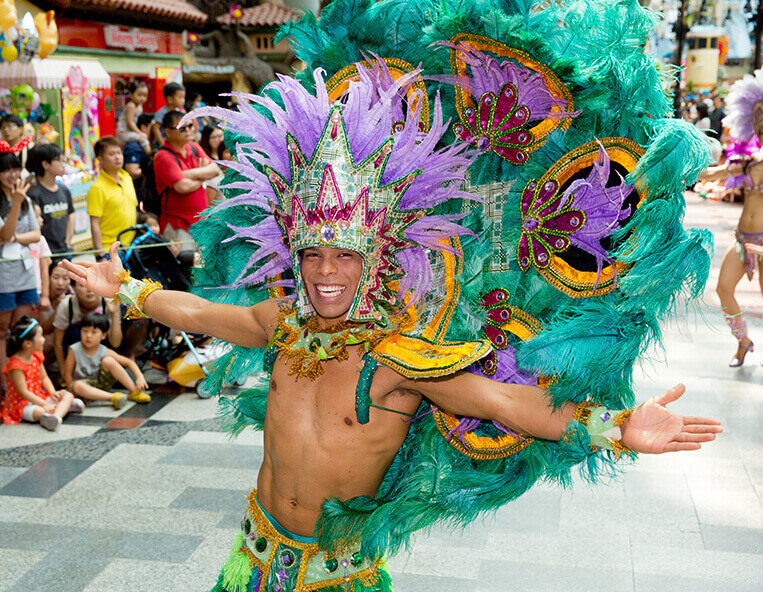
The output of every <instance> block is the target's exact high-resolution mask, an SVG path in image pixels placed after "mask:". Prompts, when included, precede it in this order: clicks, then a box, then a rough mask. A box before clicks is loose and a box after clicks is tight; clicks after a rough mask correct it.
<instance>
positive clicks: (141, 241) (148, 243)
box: [117, 224, 208, 386]
mask: <svg viewBox="0 0 763 592" xmlns="http://www.w3.org/2000/svg"><path fill="white" fill-rule="evenodd" d="M128 232H135V233H136V236H135V238H134V239H133V241H132V243H131V244H130V246H129V247H127V248H126V249H125V250H124V251H120V253H119V258H120V259H121V260H122V264H123V265H124V267H125V269H127V270H128V271H129V272H130V274H131V275H133V276H135V277H141V278H148V279H152V280H154V281H156V282H159V283H160V284H161V285H162V287H163V288H164V289H166V290H179V291H182V292H187V291H188V289H189V288H190V287H191V266H192V264H193V252H190V253H188V252H184V253H180V257H177V258H176V257H175V255H174V254H173V253H172V251H171V250H170V249H169V247H168V246H167V245H166V244H164V243H165V242H166V241H165V240H164V239H163V238H161V237H157V236H156V235H155V234H154V233H153V232H152V231H151V229H150V228H149V227H148V225H146V224H136V225H135V226H130V227H129V228H126V229H125V230H123V231H122V232H120V233H119V236H118V237H117V240H119V241H121V238H122V235H123V234H126V233H128ZM181 335H182V337H183V341H181V342H180V343H173V342H172V339H171V336H170V328H169V327H166V326H165V325H162V324H161V323H157V322H155V321H153V320H149V325H148V336H147V338H146V341H145V343H144V347H145V348H146V353H145V354H144V355H143V356H141V358H142V360H141V361H142V363H143V365H145V363H146V362H149V361H150V362H154V363H155V364H156V365H157V366H159V367H161V368H166V369H169V367H170V365H171V364H172V362H173V361H175V360H177V359H182V358H183V357H184V355H185V353H186V350H188V349H190V350H191V352H192V353H193V354H194V357H198V354H197V353H196V350H195V348H196V347H198V346H200V345H201V344H203V343H204V342H205V341H207V339H208V338H207V337H206V336H203V335H202V336H188V335H187V334H186V333H185V332H184V331H181ZM201 371H202V372H204V370H203V366H202V370H201ZM180 384H183V386H192V385H191V384H185V381H180Z"/></svg>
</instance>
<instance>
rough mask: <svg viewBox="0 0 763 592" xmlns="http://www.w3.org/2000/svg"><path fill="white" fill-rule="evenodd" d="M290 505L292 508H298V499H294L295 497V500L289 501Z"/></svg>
mask: <svg viewBox="0 0 763 592" xmlns="http://www.w3.org/2000/svg"><path fill="white" fill-rule="evenodd" d="M289 505H290V506H291V507H292V508H296V507H297V498H294V497H293V498H291V499H290V500H289Z"/></svg>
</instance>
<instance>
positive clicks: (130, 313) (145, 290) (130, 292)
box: [116, 270, 162, 319]
mask: <svg viewBox="0 0 763 592" xmlns="http://www.w3.org/2000/svg"><path fill="white" fill-rule="evenodd" d="M116 281H118V282H122V285H121V286H119V291H118V292H117V294H116V295H117V297H118V298H119V301H120V302H121V303H122V304H124V305H125V306H126V307H127V308H128V310H127V314H125V318H126V319H140V318H146V317H148V315H147V314H146V313H144V312H143V304H144V303H145V302H146V298H148V295H149V294H151V293H152V292H156V291H157V290H161V289H162V285H161V284H160V283H159V282H155V281H154V280H136V279H135V278H133V277H132V276H131V275H130V272H129V271H127V270H123V271H122V273H120V274H119V276H117V278H116Z"/></svg>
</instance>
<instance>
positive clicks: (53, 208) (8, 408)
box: [0, 83, 231, 430]
mask: <svg viewBox="0 0 763 592" xmlns="http://www.w3.org/2000/svg"><path fill="white" fill-rule="evenodd" d="M163 92H164V99H165V105H164V106H163V107H162V108H161V109H159V110H158V111H157V112H156V113H153V114H150V113H144V112H143V105H144V104H145V102H146V99H147V97H148V89H147V87H146V85H145V84H143V83H138V84H134V85H133V86H132V87H131V88H130V89H129V93H130V94H129V101H128V102H127V104H126V106H125V108H124V109H123V111H122V113H121V114H120V116H119V119H118V121H117V126H116V130H117V131H116V136H105V137H102V138H100V139H99V140H98V141H97V142H96V143H95V146H94V152H95V156H96V159H97V163H98V165H99V166H98V168H99V170H98V175H97V178H96V179H95V182H94V183H93V184H92V186H91V187H90V189H89V191H88V193H87V213H88V215H89V218H90V230H91V235H92V242H93V249H94V252H95V256H96V259H101V258H103V257H108V256H109V255H108V250H109V247H110V246H111V244H112V243H114V242H115V241H117V240H119V241H120V242H121V244H122V246H123V247H126V248H129V247H130V245H131V244H132V243H133V241H135V242H136V243H137V242H139V241H143V240H144V239H145V238H146V237H148V236H150V237H152V239H153V245H152V244H146V245H144V246H148V247H150V246H156V247H163V248H165V249H166V248H167V247H169V251H171V253H172V255H171V256H175V257H177V258H178V259H180V261H189V260H190V261H193V260H194V254H195V251H196V244H195V242H194V241H193V238H192V237H191V235H190V233H189V231H188V230H189V227H190V226H191V225H192V224H193V223H194V222H195V221H196V220H197V218H198V216H199V215H200V214H201V212H202V211H203V210H205V209H206V208H207V206H208V205H210V204H211V203H213V202H214V201H215V200H216V199H217V198H218V196H219V193H218V189H217V188H218V186H219V183H220V181H221V180H222V178H223V171H222V170H221V167H220V166H219V165H218V164H216V162H215V161H224V160H230V159H231V155H230V152H229V151H228V150H227V149H226V148H225V144H224V138H223V130H222V129H221V128H220V127H218V126H217V125H215V124H214V123H213V122H211V121H210V120H208V119H207V118H200V117H199V118H194V119H191V120H190V121H188V122H187V123H185V124H184V125H182V126H181V127H178V125H179V123H180V121H181V119H182V118H183V116H184V114H185V113H186V108H188V109H191V108H195V107H196V106H199V103H200V100H201V97H200V96H198V95H195V96H193V97H191V99H190V101H189V102H188V104H186V90H185V88H184V87H183V86H182V85H180V84H177V83H169V84H167V85H165V86H164V90H163ZM14 117H15V116H6V117H4V118H3V119H2V120H0V132H2V135H3V142H4V143H7V145H8V146H10V147H13V146H16V147H18V148H19V149H18V150H15V149H13V148H11V149H9V150H8V151H0V368H1V369H2V373H0V401H2V411H1V412H0V414H1V416H2V420H3V421H4V422H5V423H18V422H20V421H30V422H37V423H39V424H40V425H41V426H42V427H44V428H46V429H50V430H55V429H56V428H57V427H58V425H60V423H61V421H62V419H63V417H64V416H65V415H66V414H67V413H77V412H81V411H82V410H83V409H84V406H85V404H86V402H88V401H105V402H107V403H108V404H111V405H113V406H114V407H115V408H120V407H121V406H122V405H123V404H124V403H125V401H126V400H127V398H128V397H129V398H130V399H132V400H134V401H136V402H138V403H145V402H148V401H149V400H150V396H149V395H148V394H147V393H146V392H145V391H146V390H147V388H148V387H147V384H146V383H145V380H144V379H143V375H142V374H141V371H140V369H139V367H138V365H137V364H136V363H135V354H136V351H138V350H139V348H140V346H141V344H142V342H143V340H144V339H145V336H146V327H145V324H141V323H140V322H131V321H124V320H123V315H122V314H121V312H120V305H119V303H118V302H116V301H105V300H104V299H102V298H100V297H98V296H96V295H95V294H93V293H92V292H90V291H89V290H87V289H86V288H84V287H82V286H79V285H75V286H74V287H72V284H71V282H70V280H69V277H68V275H67V274H66V272H65V271H64V270H63V269H62V268H61V267H59V266H58V265H57V264H58V262H59V261H60V260H61V259H62V258H64V257H66V258H70V257H71V256H72V255H73V253H72V237H73V234H74V205H73V202H72V196H71V193H70V192H69V190H68V189H67V188H66V187H65V186H63V185H61V184H60V183H58V182H57V178H58V177H60V176H61V175H63V173H64V163H63V156H64V155H63V151H62V150H61V148H59V147H58V146H57V145H55V144H40V145H37V146H34V145H32V144H30V143H26V144H25V145H24V146H20V144H21V143H23V142H22V137H21V133H20V131H19V129H20V125H19V122H16V121H14V119H13V118H14ZM17 128H19V129H17ZM136 237H138V238H136ZM189 254H190V259H189ZM117 383H118V384H119V385H121V386H122V387H124V388H125V389H126V390H127V391H128V394H127V395H124V394H123V393H114V392H112V388H113V387H114V385H115V384H117Z"/></svg>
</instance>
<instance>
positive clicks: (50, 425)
mask: <svg viewBox="0 0 763 592" xmlns="http://www.w3.org/2000/svg"><path fill="white" fill-rule="evenodd" d="M61 421H62V420H61V418H60V417H58V415H53V414H52V413H43V414H42V417H40V425H41V426H42V427H44V428H45V429H46V430H50V431H51V432H55V431H56V430H57V429H58V426H60V425H61Z"/></svg>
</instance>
